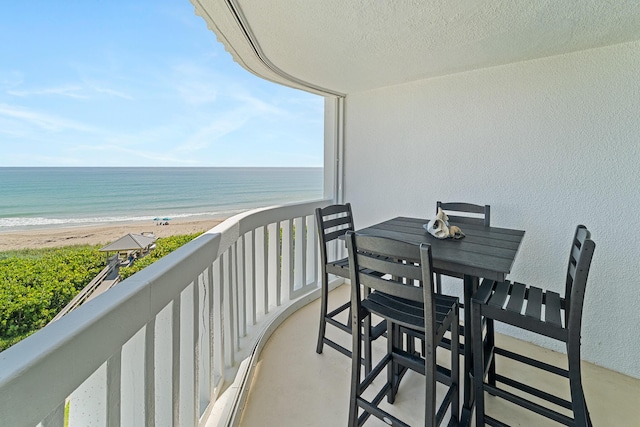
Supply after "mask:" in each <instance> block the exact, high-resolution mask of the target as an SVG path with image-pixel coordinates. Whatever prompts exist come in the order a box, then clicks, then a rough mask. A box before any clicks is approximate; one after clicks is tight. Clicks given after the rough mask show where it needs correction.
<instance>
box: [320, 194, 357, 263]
mask: <svg viewBox="0 0 640 427" xmlns="http://www.w3.org/2000/svg"><path fill="white" fill-rule="evenodd" d="M316 226H317V228H318V237H319V238H320V259H321V262H322V265H323V266H324V265H326V264H327V262H329V260H328V255H327V252H328V250H327V246H328V244H329V243H331V242H332V241H334V240H336V239H338V238H340V237H342V236H344V234H345V233H346V232H347V231H349V230H351V231H353V230H354V226H353V213H352V212H351V204H350V203H345V204H344V205H330V206H327V207H325V208H317V209H316Z"/></svg>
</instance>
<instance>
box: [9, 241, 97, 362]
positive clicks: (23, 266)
mask: <svg viewBox="0 0 640 427" xmlns="http://www.w3.org/2000/svg"><path fill="white" fill-rule="evenodd" d="M103 266H104V255H103V254H101V253H100V252H98V247H97V246H69V247H65V248H57V249H25V250H20V251H10V252H2V253H0V351H1V350H4V349H5V348H7V347H9V346H10V345H12V344H15V343H16V342H18V341H19V340H21V339H23V338H25V337H26V336H28V335H30V334H32V333H33V332H35V331H37V330H38V329H40V328H42V327H43V326H45V325H46V324H47V323H48V322H49V321H50V320H51V319H52V318H53V317H54V316H55V315H56V313H58V311H60V310H61V309H62V308H63V307H64V306H65V305H66V304H67V303H68V302H69V301H71V299H72V298H73V297H74V296H75V295H76V294H77V293H78V292H79V291H80V290H81V289H82V288H83V287H84V286H85V285H86V284H87V283H89V282H90V281H91V279H93V277H94V276H95V275H96V274H98V273H99V272H100V270H101V269H102V268H103Z"/></svg>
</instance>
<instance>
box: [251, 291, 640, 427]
mask: <svg viewBox="0 0 640 427" xmlns="http://www.w3.org/2000/svg"><path fill="white" fill-rule="evenodd" d="M348 297H349V289H348V285H342V286H340V287H339V288H337V289H336V290H334V291H333V292H332V293H331V297H330V298H331V299H330V301H335V302H336V304H335V305H336V306H337V305H339V304H338V302H340V301H346V300H347V299H348ZM318 316H319V301H315V302H313V303H312V304H309V305H308V306H306V307H304V308H302V309H301V310H299V311H298V312H296V313H295V314H294V315H292V316H291V317H290V318H289V319H287V320H286V321H285V322H284V323H283V324H282V325H281V326H280V327H279V328H278V330H276V332H275V333H274V334H273V335H272V336H271V338H270V339H269V341H268V342H267V344H266V346H265V348H264V350H263V352H262V354H261V356H260V359H259V361H258V365H257V367H256V373H255V376H254V378H253V381H252V384H251V387H250V391H249V395H248V398H247V403H246V406H245V409H244V412H243V415H242V418H241V425H242V426H243V427H264V426H279V427H285V426H290V427H300V426H318V427H327V426H344V425H346V420H347V412H348V396H349V379H350V371H351V365H350V360H349V359H348V358H347V357H345V356H344V355H342V354H341V353H338V352H337V351H335V350H333V349H332V348H330V347H328V346H325V350H324V352H323V354H317V353H316V352H315V347H316V338H317V328H318ZM328 329H330V331H329V333H330V334H331V336H332V337H341V336H344V337H343V338H344V339H341V340H340V342H343V343H344V344H345V345H349V342H350V341H349V340H350V337H349V336H348V335H347V334H344V333H343V332H341V331H337V330H335V328H333V327H331V326H328ZM496 340H498V341H499V343H500V344H501V345H504V346H505V347H507V348H518V349H519V350H520V351H523V350H524V351H525V352H526V353H527V354H529V355H532V356H533V357H539V358H540V359H543V360H546V361H550V362H553V361H558V362H557V363H560V364H564V363H565V362H564V360H566V358H565V357H564V355H561V354H558V353H556V352H553V351H550V350H547V349H544V348H541V347H538V346H535V345H532V344H530V343H527V342H524V341H520V340H517V339H514V338H511V337H507V336H504V335H499V336H497V337H496ZM378 341H379V342H378V343H377V345H378V349H375V348H374V352H379V351H381V348H382V346H384V345H385V344H384V342H383V341H384V339H381V340H378ZM443 353H444V354H443V355H442V360H443V363H444V362H445V361H446V358H447V357H448V354H447V353H445V352H443ZM439 357H440V356H439ZM374 360H375V359H374ZM461 361H462V358H461ZM500 362H503V363H502V364H500ZM561 366H563V365H561ZM515 369H520V372H518V374H517V375H518V378H519V379H520V380H521V381H524V382H531V383H532V384H533V385H534V386H536V387H539V388H542V389H545V390H549V391H553V392H555V391H557V390H561V392H562V393H564V397H568V393H569V388H568V385H566V381H564V380H560V381H557V380H556V378H553V377H551V378H549V377H547V376H544V375H535V374H532V373H531V372H528V371H526V370H523V369H521V365H519V366H515V367H514V366H513V364H507V361H503V360H500V359H499V360H498V370H499V371H500V370H501V371H502V372H508V371H509V370H511V372H513V371H514V370H515ZM582 375H583V384H584V387H585V394H586V398H587V403H588V405H589V411H590V413H591V419H592V421H593V424H594V425H595V426H634V425H640V424H639V423H640V421H638V420H640V380H639V379H635V378H631V377H628V376H625V375H622V374H619V373H616V372H613V371H610V370H607V369H604V368H601V367H598V366H595V365H592V364H590V363H585V362H583V374H582ZM423 387H424V377H422V376H421V375H418V374H413V373H411V372H410V373H408V374H407V375H406V376H405V377H404V379H403V382H402V384H401V386H400V391H399V393H398V395H397V398H396V403H395V404H394V405H392V406H391V405H389V406H390V407H391V409H390V411H389V412H391V413H398V414H402V415H401V417H402V419H404V420H405V421H407V422H408V423H409V424H410V425H423V424H424V418H423V417H424V414H423V411H422V410H421V407H422V405H423V403H422V402H423V391H422V389H423ZM438 399H440V397H438ZM486 405H487V413H489V414H494V415H495V416H498V417H499V418H500V419H501V420H503V421H505V422H507V423H509V424H510V425H513V426H547V425H550V426H555V425H557V424H555V423H554V422H552V421H550V420H547V419H546V418H543V417H540V416H538V415H536V414H532V413H530V412H529V411H526V410H524V409H521V408H518V407H517V406H514V405H512V404H510V403H508V402H505V401H503V400H502V399H497V398H493V397H490V396H488V397H487V398H486ZM366 425H368V426H385V425H386V424H384V423H383V422H381V421H379V420H377V419H374V418H373V417H371V418H370V420H369V422H368V423H367V424H366Z"/></svg>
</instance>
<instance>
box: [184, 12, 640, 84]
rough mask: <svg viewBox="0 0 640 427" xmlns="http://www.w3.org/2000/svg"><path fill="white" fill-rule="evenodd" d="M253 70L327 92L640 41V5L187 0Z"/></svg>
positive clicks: (236, 55)
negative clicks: (189, 0)
mask: <svg viewBox="0 0 640 427" xmlns="http://www.w3.org/2000/svg"><path fill="white" fill-rule="evenodd" d="M191 1H192V3H193V4H194V6H195V8H196V13H198V14H199V15H201V16H202V17H203V18H204V19H205V20H206V22H207V25H208V26H209V28H210V29H211V30H212V31H213V32H214V33H215V34H216V36H217V37H218V40H219V41H220V42H222V43H223V44H224V46H225V48H226V49H227V51H229V52H230V53H231V55H232V56H233V58H234V60H235V61H236V62H238V63H239V64H240V65H242V66H243V67H244V68H246V69H247V70H249V71H251V72H252V73H254V74H256V75H258V76H260V77H262V78H265V79H268V80H271V81H274V82H277V83H281V84H285V85H288V86H292V87H296V88H300V89H304V90H308V91H312V92H315V93H318V94H323V95H334V96H341V95H345V94H348V93H353V92H361V91H368V90H373V89H376V88H380V87H386V86H393V85H398V84H403V83H407V82H411V81H415V80H421V79H428V78H433V77H438V76H444V75H448V74H453V73H459V72H464V71H470V70H474V69H480V68H486V67H493V66H498V65H503V64H508V63H513V62H520V61H526V60H531V59H536V58H542V57H548V56H554V55H561V54H565V53H569V52H575V51H580V50H585V49H591V48H596V47H602V46H607V45H612V44H618V43H624V42H629V41H634V40H640V2H638V1H619V2H603V1H602V0H580V1H575V0H539V1H531V0H461V1H456V2H452V1H444V0H403V1H370V0H369V1H364V0H353V1H346V2H345V1H343V0H323V1H284V0H252V1H243V0H191Z"/></svg>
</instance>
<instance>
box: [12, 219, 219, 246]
mask: <svg viewBox="0 0 640 427" xmlns="http://www.w3.org/2000/svg"><path fill="white" fill-rule="evenodd" d="M221 222H222V220H220V219H206V220H198V221H192V220H191V221H190V220H185V221H175V220H172V221H170V222H169V225H156V223H155V222H149V221H145V222H127V223H118V224H111V225H97V226H83V227H69V228H48V229H37V230H27V231H11V232H0V251H7V250H14V249H26V248H33V249H35V248H55V247H60V246H71V245H85V244H88V245H107V244H109V243H111V242H113V241H115V240H117V239H119V238H120V237H122V236H124V235H126V234H128V233H134V234H141V233H142V232H153V233H154V234H155V235H156V236H157V237H167V236H175V235H179V234H193V233H198V232H201V231H207V230H210V229H211V228H213V227H214V226H216V225H217V224H219V223H221Z"/></svg>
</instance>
